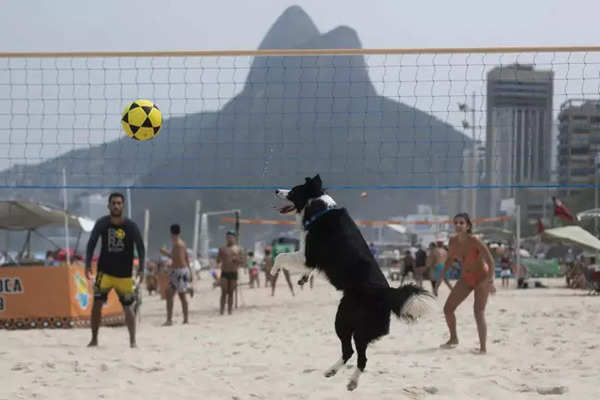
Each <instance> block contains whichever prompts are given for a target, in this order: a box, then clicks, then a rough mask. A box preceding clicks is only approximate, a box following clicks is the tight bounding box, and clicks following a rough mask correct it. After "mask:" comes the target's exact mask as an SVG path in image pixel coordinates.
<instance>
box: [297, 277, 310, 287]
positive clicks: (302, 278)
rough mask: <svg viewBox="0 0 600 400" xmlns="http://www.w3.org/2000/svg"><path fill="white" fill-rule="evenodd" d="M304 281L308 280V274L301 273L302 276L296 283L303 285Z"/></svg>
mask: <svg viewBox="0 0 600 400" xmlns="http://www.w3.org/2000/svg"><path fill="white" fill-rule="evenodd" d="M306 282H308V275H302V277H301V278H300V279H299V280H298V285H300V286H304V284H305V283H306Z"/></svg>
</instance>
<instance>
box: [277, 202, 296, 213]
mask: <svg viewBox="0 0 600 400" xmlns="http://www.w3.org/2000/svg"><path fill="white" fill-rule="evenodd" d="M295 209H296V207H295V206H294V205H293V204H286V205H285V206H283V207H281V208H280V209H279V213H280V214H289V213H291V212H292V211H294V210H295Z"/></svg>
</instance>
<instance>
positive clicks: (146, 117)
mask: <svg viewBox="0 0 600 400" xmlns="http://www.w3.org/2000/svg"><path fill="white" fill-rule="evenodd" d="M121 125H122V126H123V130H124V131H125V133H126V134H127V136H129V137H130V138H132V139H135V140H140V141H146V140H150V139H152V138H154V137H155V136H156V135H158V132H159V131H160V128H161V126H162V114H161V112H160V110H159V109H158V107H157V106H156V104H154V103H153V102H151V101H149V100H135V101H134V102H132V103H131V104H129V105H127V107H125V109H124V110H123V114H122V116H121Z"/></svg>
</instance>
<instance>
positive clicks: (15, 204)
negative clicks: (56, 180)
mask: <svg viewBox="0 0 600 400" xmlns="http://www.w3.org/2000/svg"><path fill="white" fill-rule="evenodd" d="M64 223H65V212H64V211H63V210H60V209H58V208H54V207H51V206H46V205H43V204H39V203H34V202H31V201H20V200H19V201H17V200H6V201H0V229H5V230H11V231H29V230H36V229H38V228H42V227H44V226H48V225H61V224H64ZM68 223H69V227H70V228H78V229H82V230H83V231H85V232H90V231H91V230H92V228H93V227H94V221H92V220H91V219H88V218H84V217H78V216H76V215H70V214H69V215H68Z"/></svg>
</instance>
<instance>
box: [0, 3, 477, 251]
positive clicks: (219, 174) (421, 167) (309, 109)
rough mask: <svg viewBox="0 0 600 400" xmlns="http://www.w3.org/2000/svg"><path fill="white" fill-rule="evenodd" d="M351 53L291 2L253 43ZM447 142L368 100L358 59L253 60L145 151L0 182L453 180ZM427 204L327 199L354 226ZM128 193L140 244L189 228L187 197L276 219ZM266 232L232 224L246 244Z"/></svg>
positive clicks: (244, 200) (456, 161) (233, 199)
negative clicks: (208, 103)
mask: <svg viewBox="0 0 600 400" xmlns="http://www.w3.org/2000/svg"><path fill="white" fill-rule="evenodd" d="M360 47H361V43H360V40H359V37H358V35H357V33H356V32H355V31H354V30H353V29H351V28H349V27H345V26H342V27H338V28H335V29H333V30H332V31H330V32H326V33H323V34H321V33H320V32H319V31H318V29H317V28H316V26H315V25H314V23H313V22H312V20H311V19H310V17H309V16H308V15H306V13H305V12H304V11H303V10H302V9H301V8H300V7H297V6H294V7H290V8H288V9H287V10H286V11H285V12H284V13H283V14H282V15H281V16H280V17H279V18H278V19H277V21H276V22H275V23H274V24H273V26H272V27H271V28H270V29H269V31H268V33H267V35H266V36H265V38H264V39H263V41H262V43H261V44H260V48H261V49H286V48H289V49H328V48H331V49H335V48H360ZM448 142H450V143H452V144H450V145H448ZM457 142H463V143H468V139H467V138H466V137H464V136H463V135H462V134H461V133H460V132H458V131H456V130H455V129H453V128H452V127H451V126H450V125H448V124H446V123H444V122H443V121H441V120H439V119H437V118H435V117H433V116H432V115H430V114H427V113H425V112H423V111H420V110H418V109H415V108H413V107H410V106H408V105H406V104H403V103H400V102H396V101H393V100H390V99H388V98H385V97H383V96H379V95H378V94H377V92H376V90H375V88H374V86H373V84H372V82H371V80H370V78H369V74H368V70H367V65H366V63H365V60H364V58H363V57H362V56H354V55H353V56H301V57H300V56H297V57H255V59H254V60H253V62H252V65H251V68H250V70H249V72H248V76H247V79H246V81H245V83H244V85H243V88H242V89H241V91H240V92H239V94H237V95H236V96H235V97H234V98H232V99H231V100H230V101H229V102H227V104H225V105H224V106H223V107H222V108H221V109H220V110H218V111H217V112H202V113H196V114H188V115H186V116H185V117H175V118H170V119H169V120H168V121H165V124H164V128H163V131H162V132H161V133H160V135H158V137H157V138H155V139H153V140H152V141H150V142H147V143H137V142H135V141H132V140H130V139H127V138H124V139H122V140H118V141H114V142H111V143H106V144H103V145H100V146H96V147H91V148H89V149H85V150H75V151H71V152H69V153H67V154H65V155H63V156H60V157H58V158H56V159H53V160H50V161H47V162H44V163H42V164H40V165H37V166H28V167H15V168H13V169H11V170H9V171H5V172H4V173H2V175H1V176H0V181H3V180H4V181H6V182H15V183H19V184H21V185H23V184H28V185H39V184H41V183H46V184H58V183H59V179H60V176H59V175H58V174H57V171H60V170H61V169H62V168H63V167H64V168H66V169H67V171H68V172H69V178H68V181H69V184H70V185H72V186H94V185H106V186H110V185H124V184H125V185H133V186H135V187H148V186H153V187H156V186H161V187H165V188H168V187H173V186H179V187H186V186H194V185H217V186H234V185H238V186H266V187H274V186H289V185H294V184H296V183H298V182H300V181H301V180H302V179H303V178H304V177H305V176H309V175H311V176H312V175H314V174H315V173H320V174H321V176H322V177H323V179H324V183H325V185H329V186H333V185H390V184H393V185H438V184H458V183H460V178H461V177H460V175H459V174H458V173H456V172H454V173H453V172H452V171H459V170H461V163H462V150H463V145H462V144H458V143H457ZM143 171H148V172H147V173H143V174H141V172H143ZM427 171H448V172H447V173H446V174H442V175H441V176H440V174H438V175H437V176H435V175H434V174H432V173H427ZM52 196H53V197H56V192H53V193H52ZM431 196H432V194H431V192H427V191H402V192H400V191H378V192H377V193H373V192H372V194H370V195H369V201H368V202H365V201H361V200H360V198H359V196H358V195H357V194H356V192H353V191H338V192H337V193H335V194H334V197H335V198H336V199H337V200H338V201H339V202H341V204H344V205H346V206H348V207H349V208H350V211H351V213H352V214H353V215H354V216H356V217H357V218H363V219H365V218H377V219H383V218H387V217H388V216H390V215H399V214H402V213H408V212H413V211H414V210H415V205H416V204H417V203H419V202H423V201H425V202H427V203H432V201H431V200H428V199H429V198H430V197H431ZM133 197H134V199H135V200H134V204H135V207H134V209H135V210H136V219H137V220H138V221H140V222H141V221H142V218H141V216H142V212H143V209H145V208H150V209H151V226H152V230H151V238H150V242H151V243H153V244H157V245H158V244H162V242H164V241H165V240H166V239H167V238H168V231H167V228H168V225H169V224H171V223H174V222H180V223H182V225H183V229H184V232H191V230H192V224H193V215H192V214H193V204H194V201H195V200H196V199H201V200H202V208H203V210H223V209H232V208H241V209H242V216H245V217H259V218H260V217H262V218H276V216H275V215H274V213H273V212H272V209H271V208H270V207H271V204H272V203H273V202H274V201H273V195H272V193H271V191H257V190H245V191H241V190H211V191H208V190H204V191H195V190H135V191H134V195H133ZM219 225H222V224H221V223H214V221H211V233H212V234H213V235H215V234H217V235H220V234H222V233H223V231H222V230H220V229H219ZM269 229H270V230H269ZM275 230H276V229H275V228H265V227H263V226H261V227H258V228H256V227H244V228H243V232H244V233H245V237H246V238H251V237H252V238H253V237H254V235H255V234H258V233H260V235H261V236H268V235H269V234H273V232H274V231H275ZM265 232H266V234H265ZM188 236H189V235H188ZM213 237H214V236H213ZM190 239H191V237H190ZM188 241H189V239H188Z"/></svg>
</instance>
